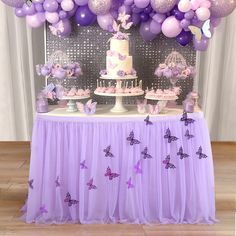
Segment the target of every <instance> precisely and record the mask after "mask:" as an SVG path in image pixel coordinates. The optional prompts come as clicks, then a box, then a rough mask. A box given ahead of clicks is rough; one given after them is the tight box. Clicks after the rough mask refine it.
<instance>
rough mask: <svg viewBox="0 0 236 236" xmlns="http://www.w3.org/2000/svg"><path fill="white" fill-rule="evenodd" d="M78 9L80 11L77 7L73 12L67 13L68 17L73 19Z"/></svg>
mask: <svg viewBox="0 0 236 236" xmlns="http://www.w3.org/2000/svg"><path fill="white" fill-rule="evenodd" d="M77 9H78V6H77V5H75V6H74V8H73V9H72V10H71V11H69V12H67V17H68V18H71V17H72V16H74V15H75V13H76V11H77Z"/></svg>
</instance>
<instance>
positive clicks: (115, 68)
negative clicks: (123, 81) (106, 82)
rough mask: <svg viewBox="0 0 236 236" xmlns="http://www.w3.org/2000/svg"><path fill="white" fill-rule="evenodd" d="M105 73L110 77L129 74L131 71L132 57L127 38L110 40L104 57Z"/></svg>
mask: <svg viewBox="0 0 236 236" xmlns="http://www.w3.org/2000/svg"><path fill="white" fill-rule="evenodd" d="M106 71H107V75H108V76H111V77H117V76H125V75H131V74H132V73H133V57H132V56H130V55H129V40H127V39H116V38H112V39H111V40H110V50H109V51H107V57H106Z"/></svg>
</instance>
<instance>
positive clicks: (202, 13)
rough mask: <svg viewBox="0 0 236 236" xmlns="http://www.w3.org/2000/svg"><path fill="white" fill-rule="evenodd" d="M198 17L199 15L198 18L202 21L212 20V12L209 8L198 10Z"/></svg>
mask: <svg viewBox="0 0 236 236" xmlns="http://www.w3.org/2000/svg"><path fill="white" fill-rule="evenodd" d="M196 15H197V18H198V19H199V20H201V21H206V20H208V19H209V18H210V16H211V12H210V10H209V9H208V8H205V7H199V8H198V9H197V10H196Z"/></svg>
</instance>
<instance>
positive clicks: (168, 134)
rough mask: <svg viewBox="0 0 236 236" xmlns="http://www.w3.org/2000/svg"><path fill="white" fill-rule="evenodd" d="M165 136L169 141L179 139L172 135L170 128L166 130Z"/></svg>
mask: <svg viewBox="0 0 236 236" xmlns="http://www.w3.org/2000/svg"><path fill="white" fill-rule="evenodd" d="M164 138H165V139H167V140H168V143H171V142H174V141H176V140H178V138H177V137H175V136H171V132H170V129H169V128H168V129H167V130H166V134H165V135H164Z"/></svg>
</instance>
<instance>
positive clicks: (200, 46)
mask: <svg viewBox="0 0 236 236" xmlns="http://www.w3.org/2000/svg"><path fill="white" fill-rule="evenodd" d="M208 42H209V40H208V39H206V38H204V37H203V38H202V39H201V40H200V41H198V40H196V39H195V38H194V39H193V46H194V48H195V50H197V51H200V52H204V51H206V50H207V48H208Z"/></svg>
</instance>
